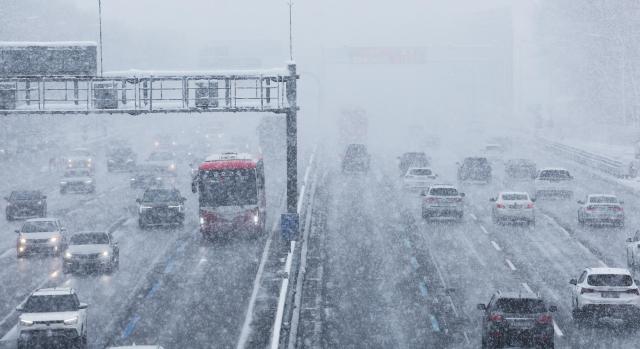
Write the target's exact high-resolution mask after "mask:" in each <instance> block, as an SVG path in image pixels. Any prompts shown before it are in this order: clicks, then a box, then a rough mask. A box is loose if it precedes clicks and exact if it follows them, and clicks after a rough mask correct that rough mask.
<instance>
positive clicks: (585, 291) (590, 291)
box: [580, 288, 596, 294]
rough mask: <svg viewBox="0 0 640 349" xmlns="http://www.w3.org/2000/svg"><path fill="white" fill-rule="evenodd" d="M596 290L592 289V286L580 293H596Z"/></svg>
mask: <svg viewBox="0 0 640 349" xmlns="http://www.w3.org/2000/svg"><path fill="white" fill-rule="evenodd" d="M595 292H596V290H593V289H590V288H583V289H581V290H580V294H585V293H595Z"/></svg>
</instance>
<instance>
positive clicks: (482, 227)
mask: <svg viewBox="0 0 640 349" xmlns="http://www.w3.org/2000/svg"><path fill="white" fill-rule="evenodd" d="M480 230H482V232H483V233H485V234H487V235H489V232H488V231H487V229H486V228H485V227H484V226H482V225H481V226H480Z"/></svg>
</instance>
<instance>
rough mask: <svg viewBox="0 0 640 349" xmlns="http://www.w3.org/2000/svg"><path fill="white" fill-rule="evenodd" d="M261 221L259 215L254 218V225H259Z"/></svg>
mask: <svg viewBox="0 0 640 349" xmlns="http://www.w3.org/2000/svg"><path fill="white" fill-rule="evenodd" d="M259 221H260V217H259V216H258V215H255V216H253V224H256V225H257V224H258V222H259Z"/></svg>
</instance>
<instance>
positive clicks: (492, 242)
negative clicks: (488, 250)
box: [491, 240, 502, 252]
mask: <svg viewBox="0 0 640 349" xmlns="http://www.w3.org/2000/svg"><path fill="white" fill-rule="evenodd" d="M491 245H493V248H495V249H496V251H498V252H499V251H502V247H500V245H498V243H497V242H495V241H493V240H491Z"/></svg>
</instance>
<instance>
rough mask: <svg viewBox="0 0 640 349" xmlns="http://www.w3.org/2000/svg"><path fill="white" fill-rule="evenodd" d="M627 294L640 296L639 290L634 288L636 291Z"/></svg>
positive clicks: (628, 291)
mask: <svg viewBox="0 0 640 349" xmlns="http://www.w3.org/2000/svg"><path fill="white" fill-rule="evenodd" d="M625 293H628V294H635V295H636V296H640V292H639V291H638V289H637V288H634V289H631V290H627V291H626V292H625Z"/></svg>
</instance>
